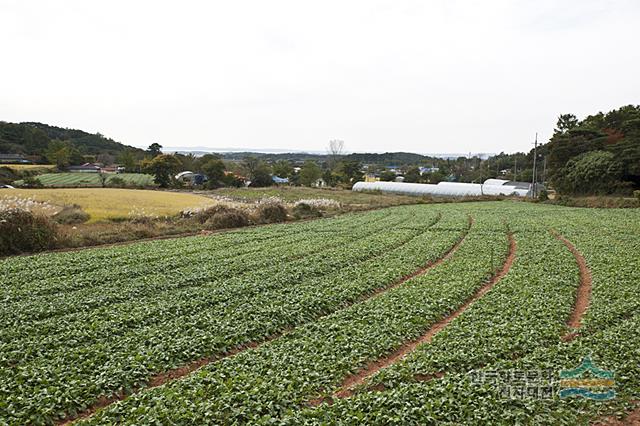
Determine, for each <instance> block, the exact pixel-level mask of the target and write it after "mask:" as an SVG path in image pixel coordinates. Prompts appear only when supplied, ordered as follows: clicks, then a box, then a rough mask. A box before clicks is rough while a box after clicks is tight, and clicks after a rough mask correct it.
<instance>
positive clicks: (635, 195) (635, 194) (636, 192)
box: [633, 191, 640, 202]
mask: <svg viewBox="0 0 640 426" xmlns="http://www.w3.org/2000/svg"><path fill="white" fill-rule="evenodd" d="M633 196H634V197H636V200H638V202H640V191H633Z"/></svg>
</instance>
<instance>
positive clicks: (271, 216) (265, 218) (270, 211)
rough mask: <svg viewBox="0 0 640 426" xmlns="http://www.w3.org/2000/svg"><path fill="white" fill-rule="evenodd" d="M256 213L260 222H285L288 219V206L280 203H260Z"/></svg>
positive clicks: (257, 220)
mask: <svg viewBox="0 0 640 426" xmlns="http://www.w3.org/2000/svg"><path fill="white" fill-rule="evenodd" d="M255 215H256V222H258V223H279V222H284V221H286V220H287V208H286V207H285V206H283V205H282V204H280V203H273V202H272V203H265V204H260V206H258V209H257V210H256V214H255Z"/></svg>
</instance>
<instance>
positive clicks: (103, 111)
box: [0, 0, 640, 153]
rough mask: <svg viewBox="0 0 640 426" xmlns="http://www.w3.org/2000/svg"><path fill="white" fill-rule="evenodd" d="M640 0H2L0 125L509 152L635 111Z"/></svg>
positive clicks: (272, 143)
mask: <svg viewBox="0 0 640 426" xmlns="http://www.w3.org/2000/svg"><path fill="white" fill-rule="evenodd" d="M639 40H640V1H637V0H619V1H617V0H610V1H606V0H600V1H594V0H531V1H517V0H512V1H507V0H505V1H492V0H485V1H480V0H478V1H470V0H469V1H457V0H439V1H436V0H433V1H428V0H421V1H408V0H407V1H405V0H391V1H374V0H359V1H355V0H352V1H349V0H341V1H333V0H322V1H320V0H317V1H305V0H291V1H279V0H269V1H265V0H255V1H242V0H227V1H185V0H182V1H177V0H176V1H171V2H169V1H158V0H155V1H141V0H136V1H134V0H127V1H120V0H110V1H100V2H98V1H90V0H70V1H67V0H58V1H47V0H0V52H1V53H0V54H1V56H0V57H1V58H2V60H1V61H0V120H3V121H12V122H20V121H40V122H45V123H49V124H53V125H58V126H62V127H71V128H79V129H83V130H87V131H90V132H101V133H103V134H104V135H106V136H109V137H112V138H113V139H115V140H117V141H120V142H123V143H126V144H129V145H135V146H142V147H144V146H147V145H149V144H150V143H152V142H158V143H160V144H161V145H163V146H165V147H167V146H173V147H175V146H182V147H195V146H205V147H209V148H218V149H219V148H227V147H234V148H253V149H291V150H312V151H318V150H324V149H325V147H326V146H327V143H328V141H329V140H330V139H342V140H344V141H345V146H346V148H347V150H349V151H369V152H372V151H399V150H403V151H412V152H422V153H435V152H440V153H442V152H469V151H472V152H500V151H505V152H512V151H516V150H528V149H529V148H530V144H531V143H532V142H533V137H534V134H535V132H536V131H538V132H540V134H541V139H546V138H548V137H549V136H550V135H551V132H552V130H553V125H554V124H555V120H556V117H557V115H558V114H560V113H566V112H571V113H574V114H576V115H578V116H579V117H582V116H584V115H587V114H589V113H594V112H597V111H600V110H602V111H606V110H609V109H612V108H616V107H618V106H622V105H626V104H630V103H633V104H638V103H640V50H639V48H638V41H639Z"/></svg>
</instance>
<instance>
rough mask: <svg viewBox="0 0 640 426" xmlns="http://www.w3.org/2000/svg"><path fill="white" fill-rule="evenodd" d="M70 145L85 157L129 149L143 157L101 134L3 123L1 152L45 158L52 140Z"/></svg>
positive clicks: (133, 150)
mask: <svg viewBox="0 0 640 426" xmlns="http://www.w3.org/2000/svg"><path fill="white" fill-rule="evenodd" d="M56 139H57V140H61V141H67V142H70V143H71V144H72V145H73V146H74V147H75V148H76V149H77V150H78V151H79V152H80V154H82V155H93V156H97V155H100V154H108V155H112V156H117V155H118V154H119V153H121V152H122V151H125V150H130V151H132V152H134V153H136V154H140V155H141V154H143V153H144V151H143V150H142V149H140V148H135V147H132V146H127V145H124V144H121V143H119V142H116V141H114V140H113V139H110V138H107V137H105V136H103V135H101V134H100V133H95V134H94V133H88V132H85V131H83V130H77V129H65V128H62V127H56V126H51V125H48V124H43V123H30V122H28V123H7V122H4V121H0V153H2V154H22V155H25V156H35V157H42V156H44V154H45V151H46V150H47V147H48V145H49V143H50V142H51V141H52V140H56Z"/></svg>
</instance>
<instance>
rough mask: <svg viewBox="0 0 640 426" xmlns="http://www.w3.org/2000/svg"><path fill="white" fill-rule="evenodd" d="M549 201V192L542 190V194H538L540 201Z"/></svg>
mask: <svg viewBox="0 0 640 426" xmlns="http://www.w3.org/2000/svg"><path fill="white" fill-rule="evenodd" d="M548 199H549V193H548V192H547V190H546V189H544V188H543V189H541V190H540V193H539V194H538V201H547V200H548Z"/></svg>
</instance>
